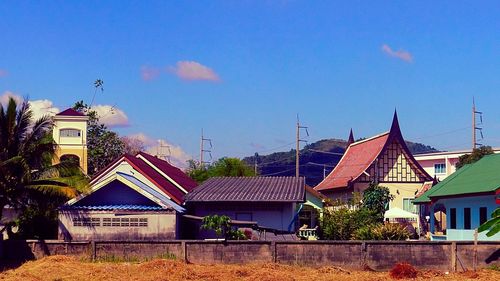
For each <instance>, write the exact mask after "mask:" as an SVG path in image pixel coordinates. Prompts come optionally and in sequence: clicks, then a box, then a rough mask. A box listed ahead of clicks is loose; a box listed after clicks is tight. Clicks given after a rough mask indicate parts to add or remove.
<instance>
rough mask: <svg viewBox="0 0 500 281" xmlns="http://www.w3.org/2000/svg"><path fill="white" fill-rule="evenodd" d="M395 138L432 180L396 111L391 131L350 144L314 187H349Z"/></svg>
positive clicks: (418, 167) (323, 188)
mask: <svg viewBox="0 0 500 281" xmlns="http://www.w3.org/2000/svg"><path fill="white" fill-rule="evenodd" d="M393 139H395V140H397V141H398V142H399V143H400V145H401V149H402V150H403V151H404V153H406V155H408V156H409V157H410V159H408V161H409V162H411V163H412V164H413V165H414V167H415V168H416V169H417V170H419V171H420V173H421V174H422V175H423V176H424V178H425V179H426V180H427V181H431V180H432V178H431V176H429V174H428V173H427V172H426V171H425V170H424V169H423V168H422V166H420V164H419V163H418V162H417V161H416V160H415V159H414V158H413V156H412V154H411V152H410V150H409V149H408V147H407V146H406V144H405V141H404V139H403V136H402V134H401V129H400V128H399V121H398V114H397V112H396V111H394V117H393V119H392V125H391V129H390V130H389V132H387V133H384V134H381V135H378V136H375V137H372V138H369V139H366V140H362V141H358V142H355V143H352V144H351V145H349V147H348V148H347V150H346V152H345V153H344V155H343V156H342V159H340V162H339V163H338V164H337V166H335V168H334V169H333V171H332V172H331V173H330V174H329V175H328V177H326V178H325V179H324V180H323V181H322V182H320V183H319V184H318V185H317V186H316V187H315V188H314V189H316V190H318V191H320V190H329V189H335V188H342V187H349V183H350V182H351V181H355V180H356V179H358V178H359V177H360V176H361V175H362V174H363V172H365V171H366V170H367V169H368V168H369V167H370V165H371V164H372V163H373V162H374V161H375V159H377V157H378V156H379V155H380V154H381V153H382V151H383V150H384V148H385V147H386V145H387V144H388V143H389V142H390V141H392V140H393Z"/></svg>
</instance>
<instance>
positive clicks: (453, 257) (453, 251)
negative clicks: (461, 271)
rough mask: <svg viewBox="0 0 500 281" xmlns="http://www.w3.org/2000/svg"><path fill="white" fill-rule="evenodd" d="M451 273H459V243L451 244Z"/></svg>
mask: <svg viewBox="0 0 500 281" xmlns="http://www.w3.org/2000/svg"><path fill="white" fill-rule="evenodd" d="M451 272H457V242H455V241H453V242H451Z"/></svg>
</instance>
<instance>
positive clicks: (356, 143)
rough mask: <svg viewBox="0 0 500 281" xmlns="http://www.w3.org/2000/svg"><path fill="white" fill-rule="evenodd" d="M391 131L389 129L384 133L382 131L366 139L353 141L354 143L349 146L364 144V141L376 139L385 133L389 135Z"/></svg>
mask: <svg viewBox="0 0 500 281" xmlns="http://www.w3.org/2000/svg"><path fill="white" fill-rule="evenodd" d="M389 133H390V131H387V132H384V133H381V134H378V135H375V136H373V137H369V138H367V139H364V140H359V141H357V142H353V143H352V144H351V145H349V146H355V145H358V144H362V143H364V142H367V141H371V140H374V139H377V138H380V137H383V136H385V135H387V134H389Z"/></svg>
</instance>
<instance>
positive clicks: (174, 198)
mask: <svg viewBox="0 0 500 281" xmlns="http://www.w3.org/2000/svg"><path fill="white" fill-rule="evenodd" d="M196 185H197V184H196V182H195V181H194V180H192V179H191V178H189V177H188V176H187V175H186V174H184V173H183V172H182V171H181V170H180V169H178V168H176V167H174V166H172V165H170V164H169V163H168V162H167V161H164V160H161V159H159V158H156V157H154V156H152V155H149V154H147V153H144V152H140V153H138V154H137V155H136V156H132V155H123V156H122V157H120V158H118V159H116V160H115V161H114V162H113V163H111V164H110V165H109V166H108V167H106V168H105V169H103V170H102V171H101V172H100V173H98V174H97V175H96V176H95V177H94V178H93V179H92V180H91V182H90V187H91V191H90V192H89V193H88V194H85V195H82V196H80V197H77V198H75V199H73V200H71V201H69V202H68V203H66V204H65V205H64V206H62V207H61V208H60V210H59V238H60V239H64V240H142V239H153V240H154V239H173V238H176V237H178V236H179V235H180V234H179V232H180V229H179V222H178V220H179V216H180V214H182V213H183V212H184V211H185V209H184V208H183V207H182V202H183V197H184V195H186V194H187V193H188V192H189V191H191V190H193V188H194V187H195V186H196Z"/></svg>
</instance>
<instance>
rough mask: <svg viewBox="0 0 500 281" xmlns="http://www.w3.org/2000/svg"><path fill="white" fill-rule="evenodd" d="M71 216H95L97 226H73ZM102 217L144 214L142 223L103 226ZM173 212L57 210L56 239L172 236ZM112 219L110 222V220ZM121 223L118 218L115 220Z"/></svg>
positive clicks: (163, 237) (119, 238)
mask: <svg viewBox="0 0 500 281" xmlns="http://www.w3.org/2000/svg"><path fill="white" fill-rule="evenodd" d="M74 218H90V219H92V218H98V219H100V220H99V222H100V225H98V226H92V225H90V226H74V222H73V219H74ZM104 218H112V219H113V218H116V219H122V218H128V219H132V218H138V219H139V218H146V219H147V227H146V226H130V227H127V226H121V225H120V226H104V225H103V223H104ZM176 221H177V218H176V213H174V212H172V213H167V212H160V213H155V212H130V211H129V212H127V211H123V212H121V213H120V212H108V211H60V212H59V231H58V233H59V239H62V240H67V241H69V240H76V241H81V240H122V241H123V240H151V239H175V238H177V237H176V227H177V224H176ZM112 223H113V222H112ZM119 223H120V224H121V222H119Z"/></svg>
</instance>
